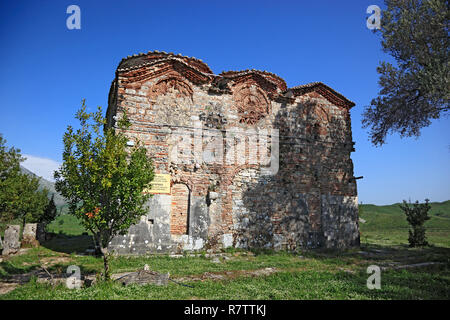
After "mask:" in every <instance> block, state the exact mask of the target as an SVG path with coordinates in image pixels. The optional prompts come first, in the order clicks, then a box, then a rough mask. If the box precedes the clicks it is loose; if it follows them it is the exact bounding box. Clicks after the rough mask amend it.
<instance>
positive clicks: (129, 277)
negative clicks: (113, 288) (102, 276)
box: [112, 270, 169, 286]
mask: <svg viewBox="0 0 450 320" xmlns="http://www.w3.org/2000/svg"><path fill="white" fill-rule="evenodd" d="M112 278H113V279H114V280H116V281H118V282H120V283H122V284H123V285H129V284H133V283H135V284H141V285H144V284H154V285H157V286H165V285H167V283H168V282H169V273H158V272H155V271H151V270H139V271H136V272H130V273H126V274H125V275H113V276H112Z"/></svg>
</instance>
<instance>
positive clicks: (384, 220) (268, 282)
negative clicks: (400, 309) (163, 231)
mask: <svg viewBox="0 0 450 320" xmlns="http://www.w3.org/2000/svg"><path fill="white" fill-rule="evenodd" d="M432 206H433V209H432V212H431V216H432V218H431V220H429V221H428V222H427V228H428V229H427V235H428V240H429V242H430V244H431V246H429V247H425V248H409V247H408V246H407V237H408V226H407V223H406V220H405V217H404V216H403V213H402V212H401V210H400V209H398V206H397V205H392V206H382V207H377V206H373V205H363V206H361V208H362V212H361V218H363V219H364V220H366V223H361V224H360V228H361V234H362V236H361V247H360V248H358V249H352V250H347V251H339V252H338V251H323V250H321V251H299V252H295V253H289V252H271V251H265V252H261V251H240V250H227V251H226V252H223V253H222V255H221V256H219V261H213V258H212V257H209V256H208V255H207V254H206V253H205V252H201V253H199V254H198V255H197V256H188V255H185V256H183V257H179V258H173V257H169V256H167V255H165V256H147V257H145V256H140V257H123V256H122V257H116V258H114V259H113V260H112V262H111V269H112V272H113V273H121V272H129V271H136V270H137V269H139V268H142V267H143V266H144V264H148V265H149V266H150V268H151V270H155V271H158V272H169V273H170V278H171V279H174V280H175V281H178V282H179V283H183V284H186V285H189V286H190V287H186V286H181V285H179V284H177V283H174V282H169V285H167V286H163V287H158V286H153V285H144V286H139V285H130V286H122V285H121V284H119V283H117V282H110V283H102V282H100V283H98V284H95V285H93V286H90V287H86V288H82V289H78V290H70V289H67V288H66V287H65V286H63V285H57V286H54V287H52V286H51V285H49V284H44V283H40V282H38V281H37V279H36V277H33V274H34V272H37V271H38V270H40V268H41V266H42V265H45V266H46V269H47V270H48V271H49V272H50V273H52V274H60V273H64V272H65V270H66V269H67V267H68V266H69V265H77V266H79V267H80V268H81V273H82V274H83V275H95V274H98V273H99V272H101V270H102V260H101V259H100V258H96V257H94V256H87V255H80V254H77V253H76V252H78V253H81V252H83V251H84V250H85V249H86V248H87V247H89V246H90V245H91V238H90V236H89V235H87V234H84V235H83V232H84V230H83V228H81V227H80V226H79V224H77V221H76V220H75V219H74V218H73V217H71V216H67V215H63V216H61V217H59V218H58V219H57V220H56V221H55V222H54V223H53V224H52V225H51V226H50V229H51V230H52V231H53V232H55V233H58V234H59V235H58V236H57V237H55V238H54V239H52V240H51V241H49V242H48V243H45V244H44V246H43V247H39V248H32V249H29V250H28V251H27V252H26V253H24V254H22V255H17V256H13V257H9V258H3V261H2V262H0V299H445V300H448V299H449V298H450V239H449V232H450V210H449V209H450V201H447V202H444V203H440V204H433V205H432ZM60 221H63V222H62V223H61V222H60ZM419 263H431V264H429V265H417V264H419ZM373 264H375V265H378V266H380V267H381V268H382V274H381V289H380V290H369V289H368V288H367V286H366V281H367V277H368V276H369V275H368V274H367V272H366V271H367V266H369V265H373ZM19 275H22V276H23V275H26V276H28V278H27V279H26V281H23V283H21V284H17V283H14V281H13V280H14V279H16V278H20V276H19ZM25 278H26V277H25ZM8 281H9V283H7V282H8ZM2 282H3V284H4V286H3V287H4V288H5V287H8V286H9V288H10V289H9V290H11V289H14V290H12V291H9V290H4V292H6V291H9V292H7V293H5V294H1V284H2ZM17 282H18V281H17ZM50 289H51V290H50Z"/></svg>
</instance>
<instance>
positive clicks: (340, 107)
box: [107, 52, 359, 253]
mask: <svg viewBox="0 0 450 320" xmlns="http://www.w3.org/2000/svg"><path fill="white" fill-rule="evenodd" d="M353 105H354V103H353V102H351V101H350V100H348V99H346V98H345V97H344V96H342V95H341V94H339V93H338V92H336V91H335V90H333V89H331V88H330V87H328V86H326V85H324V84H323V83H311V84H307V85H302V86H297V87H293V88H287V86H286V83H285V82H284V80H283V79H281V78H280V77H278V76H276V75H274V74H272V73H270V72H266V71H257V70H245V71H229V72H223V73H221V74H220V75H215V74H213V72H212V71H211V70H210V69H209V67H208V66H207V65H206V64H205V63H203V62H202V61H201V60H198V59H195V58H188V57H184V56H181V55H174V54H170V53H169V54H167V53H161V52H149V53H147V54H140V55H136V56H133V57H128V58H127V59H123V60H122V61H121V63H120V64H119V67H118V69H117V71H116V78H115V80H114V81H113V83H112V86H111V91H110V94H109V106H108V111H107V118H108V125H109V126H115V120H116V119H117V118H118V117H119V118H120V117H121V116H122V115H123V112H127V114H128V116H129V118H130V120H131V123H132V126H131V127H130V128H129V129H128V130H127V132H126V134H127V135H128V137H129V138H130V140H133V139H139V140H140V141H142V142H143V143H144V144H145V146H146V148H147V149H148V152H149V154H150V155H151V156H152V157H153V158H154V163H155V168H156V172H157V173H162V174H170V175H171V184H172V185H171V192H170V194H155V195H154V196H153V198H152V199H151V200H150V202H149V203H148V207H149V211H148V214H147V216H144V217H142V219H141V221H140V222H139V223H138V224H137V225H135V226H133V227H131V228H130V232H129V234H128V235H127V236H123V237H117V238H116V239H114V240H113V241H112V242H111V244H110V246H111V248H112V249H113V250H115V251H117V252H119V253H146V252H167V251H182V250H197V249H204V248H212V249H219V248H223V247H229V246H236V247H270V248H276V249H281V248H285V249H291V250H292V249H296V248H298V247H330V248H345V247H350V246H355V245H358V244H359V231H358V217H357V193H356V181H355V179H354V177H353V163H352V160H351V158H350V153H351V152H352V151H354V148H353V145H354V143H353V142H352V134H351V123H350V108H351V107H352V106H353Z"/></svg>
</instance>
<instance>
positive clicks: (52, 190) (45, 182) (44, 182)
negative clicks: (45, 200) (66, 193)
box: [20, 166, 67, 208]
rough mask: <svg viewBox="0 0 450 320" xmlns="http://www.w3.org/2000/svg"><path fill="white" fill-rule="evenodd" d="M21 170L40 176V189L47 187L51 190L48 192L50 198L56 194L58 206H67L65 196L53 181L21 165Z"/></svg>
mask: <svg viewBox="0 0 450 320" xmlns="http://www.w3.org/2000/svg"><path fill="white" fill-rule="evenodd" d="M20 170H21V171H22V172H23V173H25V174H28V175H30V176H34V177H38V178H39V190H42V189H44V188H46V189H47V190H48V191H49V192H48V197H49V199H50V198H51V197H52V195H54V198H53V200H54V201H55V205H56V207H58V208H60V207H65V206H66V204H67V203H66V201H65V200H64V197H63V196H61V195H60V194H59V193H58V192H57V191H56V190H55V184H54V183H53V182H51V181H48V180H45V179H44V178H42V177H39V176H38V175H37V174H35V173H33V172H31V171H30V170H28V169H26V168H24V167H22V166H20Z"/></svg>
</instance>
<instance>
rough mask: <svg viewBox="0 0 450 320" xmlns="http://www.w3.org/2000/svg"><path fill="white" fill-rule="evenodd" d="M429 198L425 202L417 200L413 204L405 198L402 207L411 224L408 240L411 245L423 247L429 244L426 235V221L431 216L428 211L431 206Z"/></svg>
mask: <svg viewBox="0 0 450 320" xmlns="http://www.w3.org/2000/svg"><path fill="white" fill-rule="evenodd" d="M428 202H429V200H428V199H425V203H420V204H419V201H416V202H415V203H414V204H413V206H411V203H410V204H408V203H407V202H406V201H405V200H403V204H402V205H400V208H401V209H402V210H403V212H404V213H405V215H406V220H407V221H408V223H409V225H410V230H409V237H408V242H409V246H410V247H422V246H426V245H428V242H427V240H426V237H425V226H424V223H425V221H427V220H428V219H430V217H429V216H428V211H429V210H430V209H431V206H430V205H429V204H428Z"/></svg>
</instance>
